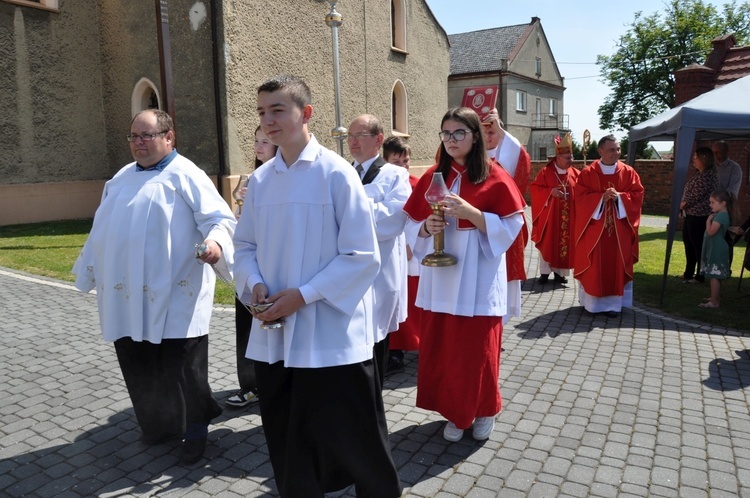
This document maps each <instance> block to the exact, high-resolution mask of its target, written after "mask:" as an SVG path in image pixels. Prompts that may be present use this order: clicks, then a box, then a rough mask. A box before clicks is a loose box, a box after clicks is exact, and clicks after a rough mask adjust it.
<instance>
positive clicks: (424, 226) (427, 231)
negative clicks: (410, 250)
mask: <svg viewBox="0 0 750 498" xmlns="http://www.w3.org/2000/svg"><path fill="white" fill-rule="evenodd" d="M422 228H424V233H426V234H427V235H432V234H431V233H430V231H429V230H427V222H426V221H425V222H424V223H423V224H422Z"/></svg>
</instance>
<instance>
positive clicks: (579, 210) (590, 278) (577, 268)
mask: <svg viewBox="0 0 750 498" xmlns="http://www.w3.org/2000/svg"><path fill="white" fill-rule="evenodd" d="M599 156H600V157H601V159H599V160H596V161H594V162H593V163H591V164H590V165H589V166H587V167H586V168H584V169H583V171H581V174H580V175H579V176H578V182H577V183H576V187H575V190H574V195H575V205H574V210H575V231H574V234H575V247H576V250H575V264H574V276H575V278H576V279H577V280H578V282H579V293H578V299H579V302H580V303H581V304H582V305H583V306H584V308H586V311H588V312H590V313H607V314H608V315H609V316H613V317H614V316H618V315H619V313H620V312H621V311H622V308H623V307H630V306H632V305H633V264H635V263H636V262H637V261H638V226H639V224H640V219H641V207H642V205H643V185H642V184H641V179H640V177H639V176H638V173H636V171H635V169H633V168H632V167H631V166H628V165H627V164H625V163H623V162H622V161H619V160H618V158H619V157H620V143H619V142H618V140H617V139H616V138H615V137H614V136H613V135H607V136H605V137H603V138H602V139H601V140H599Z"/></svg>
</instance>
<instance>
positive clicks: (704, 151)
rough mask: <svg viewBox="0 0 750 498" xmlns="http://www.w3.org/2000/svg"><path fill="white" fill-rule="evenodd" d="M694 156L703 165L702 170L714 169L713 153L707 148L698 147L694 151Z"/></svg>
mask: <svg viewBox="0 0 750 498" xmlns="http://www.w3.org/2000/svg"><path fill="white" fill-rule="evenodd" d="M695 155H696V157H698V159H700V160H701V163H703V168H704V169H711V168H713V167H714V151H712V150H711V149H709V148H708V147H698V148H697V149H695Z"/></svg>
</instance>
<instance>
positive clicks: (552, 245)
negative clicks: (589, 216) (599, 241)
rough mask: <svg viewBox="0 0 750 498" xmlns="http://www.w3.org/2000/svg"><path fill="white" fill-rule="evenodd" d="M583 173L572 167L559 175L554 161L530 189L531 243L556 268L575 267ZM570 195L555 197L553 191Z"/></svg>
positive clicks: (540, 172)
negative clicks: (577, 189)
mask: <svg viewBox="0 0 750 498" xmlns="http://www.w3.org/2000/svg"><path fill="white" fill-rule="evenodd" d="M579 174H580V172H579V171H578V170H577V169H575V168H569V169H568V170H567V173H564V174H562V175H561V174H559V173H558V172H557V169H556V167H555V160H554V159H552V160H551V161H550V162H548V163H547V165H546V166H545V167H544V168H542V170H541V171H539V174H538V175H537V176H536V178H535V179H534V181H533V182H531V185H530V187H529V190H530V192H531V240H533V241H534V243H535V244H536V248H537V249H538V250H539V252H540V253H541V254H542V258H543V259H544V261H546V262H547V263H549V265H550V266H551V267H552V268H560V269H569V268H573V253H574V249H573V248H574V246H573V237H572V234H573V227H574V216H573V204H574V191H573V188H574V187H575V184H576V180H577V179H578V175H579ZM556 187H558V188H560V189H562V190H564V191H565V192H567V194H568V196H567V198H566V199H561V198H558V197H552V189H554V188H556Z"/></svg>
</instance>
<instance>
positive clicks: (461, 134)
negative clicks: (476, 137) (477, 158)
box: [438, 130, 471, 142]
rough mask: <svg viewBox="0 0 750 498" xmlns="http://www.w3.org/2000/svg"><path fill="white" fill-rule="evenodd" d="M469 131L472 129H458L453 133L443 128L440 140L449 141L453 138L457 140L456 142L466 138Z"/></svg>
mask: <svg viewBox="0 0 750 498" xmlns="http://www.w3.org/2000/svg"><path fill="white" fill-rule="evenodd" d="M467 133H471V130H456V131H454V132H453V133H451V132H449V131H445V130H443V131H441V132H440V133H438V136H439V137H440V140H442V141H443V142H447V141H448V140H450V139H451V138H452V139H453V140H455V141H456V142H460V141H461V140H463V139H464V138H466V134H467Z"/></svg>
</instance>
